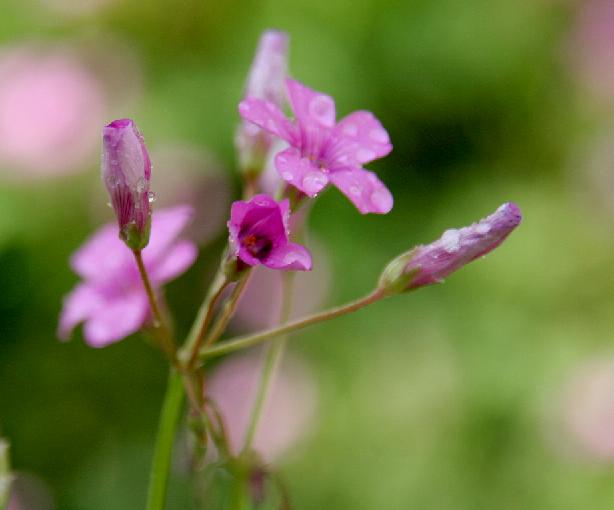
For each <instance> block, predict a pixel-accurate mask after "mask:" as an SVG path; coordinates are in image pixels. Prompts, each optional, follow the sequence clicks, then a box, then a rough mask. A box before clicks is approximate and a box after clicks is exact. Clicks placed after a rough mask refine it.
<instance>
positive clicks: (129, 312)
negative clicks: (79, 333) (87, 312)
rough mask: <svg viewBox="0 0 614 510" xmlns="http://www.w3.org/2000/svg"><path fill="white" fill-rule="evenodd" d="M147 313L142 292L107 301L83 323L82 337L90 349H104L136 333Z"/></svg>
mask: <svg viewBox="0 0 614 510" xmlns="http://www.w3.org/2000/svg"><path fill="white" fill-rule="evenodd" d="M148 311H149V305H148V303H147V296H146V295H145V292H144V291H134V292H131V293H128V294H125V295H124V296H121V297H119V298H116V299H113V300H112V301H108V302H107V303H106V304H105V306H104V307H102V308H100V309H99V310H97V311H96V312H95V313H94V314H93V315H92V316H91V317H90V318H89V319H88V320H87V322H86V323H85V327H84V328H83V336H84V337H85V341H86V343H87V344H88V345H89V346H90V347H105V346H107V345H109V344H112V343H114V342H117V341H119V340H122V339H123V338H125V337H127V336H129V335H131V334H132V333H135V332H136V331H138V330H139V329H140V328H141V326H142V325H143V323H144V322H145V319H146V318H147V313H148Z"/></svg>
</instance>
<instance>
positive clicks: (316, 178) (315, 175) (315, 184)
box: [303, 172, 327, 193]
mask: <svg viewBox="0 0 614 510" xmlns="http://www.w3.org/2000/svg"><path fill="white" fill-rule="evenodd" d="M326 183H327V179H326V176H325V175H323V174H322V173H321V172H309V173H308V174H307V175H306V176H305V177H304V178H303V188H304V189H305V191H306V192H307V193H317V192H318V191H320V190H321V189H322V188H323V187H324V186H325V185H326Z"/></svg>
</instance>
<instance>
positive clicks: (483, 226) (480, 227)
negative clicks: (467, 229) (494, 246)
mask: <svg viewBox="0 0 614 510" xmlns="http://www.w3.org/2000/svg"><path fill="white" fill-rule="evenodd" d="M475 231H476V232H477V233H478V234H482V235H484V234H488V232H490V225H488V223H478V224H477V225H476V226H475Z"/></svg>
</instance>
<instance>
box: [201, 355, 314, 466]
mask: <svg viewBox="0 0 614 510" xmlns="http://www.w3.org/2000/svg"><path fill="white" fill-rule="evenodd" d="M261 372H262V359H261V357H260V356H259V355H258V354H257V353H249V354H246V355H245V354H244V355H239V356H233V357H232V358H230V359H229V360H228V361H225V362H224V363H223V364H221V365H220V366H219V367H217V368H216V370H215V372H214V373H213V374H212V376H211V378H210V379H209V380H208V381H207V395H208V396H209V397H210V398H211V399H212V400H213V401H214V402H216V403H217V405H218V406H219V408H220V410H221V414H222V417H223V418H224V423H225V425H226V429H227V432H228V436H229V438H228V439H229V443H230V449H231V451H232V452H234V453H238V452H239V451H240V450H241V448H242V447H243V442H244V440H245V434H246V431H247V426H248V423H249V418H250V414H251V411H252V406H253V404H254V399H255V397H256V389H257V387H258V380H259V377H260V375H261ZM315 410H316V391H315V381H314V380H313V377H312V376H311V374H310V373H309V371H308V370H307V368H306V367H305V366H304V364H303V363H299V361H298V360H297V359H294V358H289V359H288V358H287V359H285V360H284V361H283V362H282V364H281V365H280V367H279V368H278V370H277V371H276V373H275V375H274V379H273V382H272V385H271V389H270V392H269V395H268V398H267V400H266V403H265V406H264V408H263V413H262V417H261V420H260V422H259V426H258V429H257V431H256V435H255V437H254V449H255V450H256V451H257V452H258V453H259V454H260V455H262V456H263V457H264V460H265V461H266V462H272V461H275V460H277V459H278V458H279V457H280V456H282V455H283V454H284V453H285V452H286V451H288V450H289V448H290V447H292V446H293V445H294V444H295V443H296V442H297V441H298V440H299V439H300V438H301V437H302V436H303V435H305V433H306V432H307V431H308V430H309V427H310V425H311V424H312V422H313V418H314V414H315Z"/></svg>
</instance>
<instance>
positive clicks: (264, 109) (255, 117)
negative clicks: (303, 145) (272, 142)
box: [239, 97, 296, 144]
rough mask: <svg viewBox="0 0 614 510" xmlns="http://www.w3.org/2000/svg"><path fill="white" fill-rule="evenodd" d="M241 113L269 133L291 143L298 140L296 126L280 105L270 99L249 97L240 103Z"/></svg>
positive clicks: (244, 117)
mask: <svg viewBox="0 0 614 510" xmlns="http://www.w3.org/2000/svg"><path fill="white" fill-rule="evenodd" d="M239 114H240V115H241V117H242V118H243V119H245V120H247V121H249V122H252V123H254V124H256V125H257V126H259V127H261V128H262V129H264V130H265V131H267V132H268V133H271V134H273V135H275V136H278V137H279V138H282V139H283V140H286V141H287V142H289V143H290V144H293V143H294V142H295V141H296V140H295V138H296V137H295V136H294V133H295V131H296V130H295V128H294V126H293V125H292V123H291V122H290V121H289V120H288V119H287V118H286V116H285V115H284V114H283V112H282V111H281V110H280V109H279V107H278V106H277V105H276V104H274V103H271V102H270V101H265V100H263V99H257V98H254V97H248V98H247V99H244V100H243V101H241V102H240V103H239Z"/></svg>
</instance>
